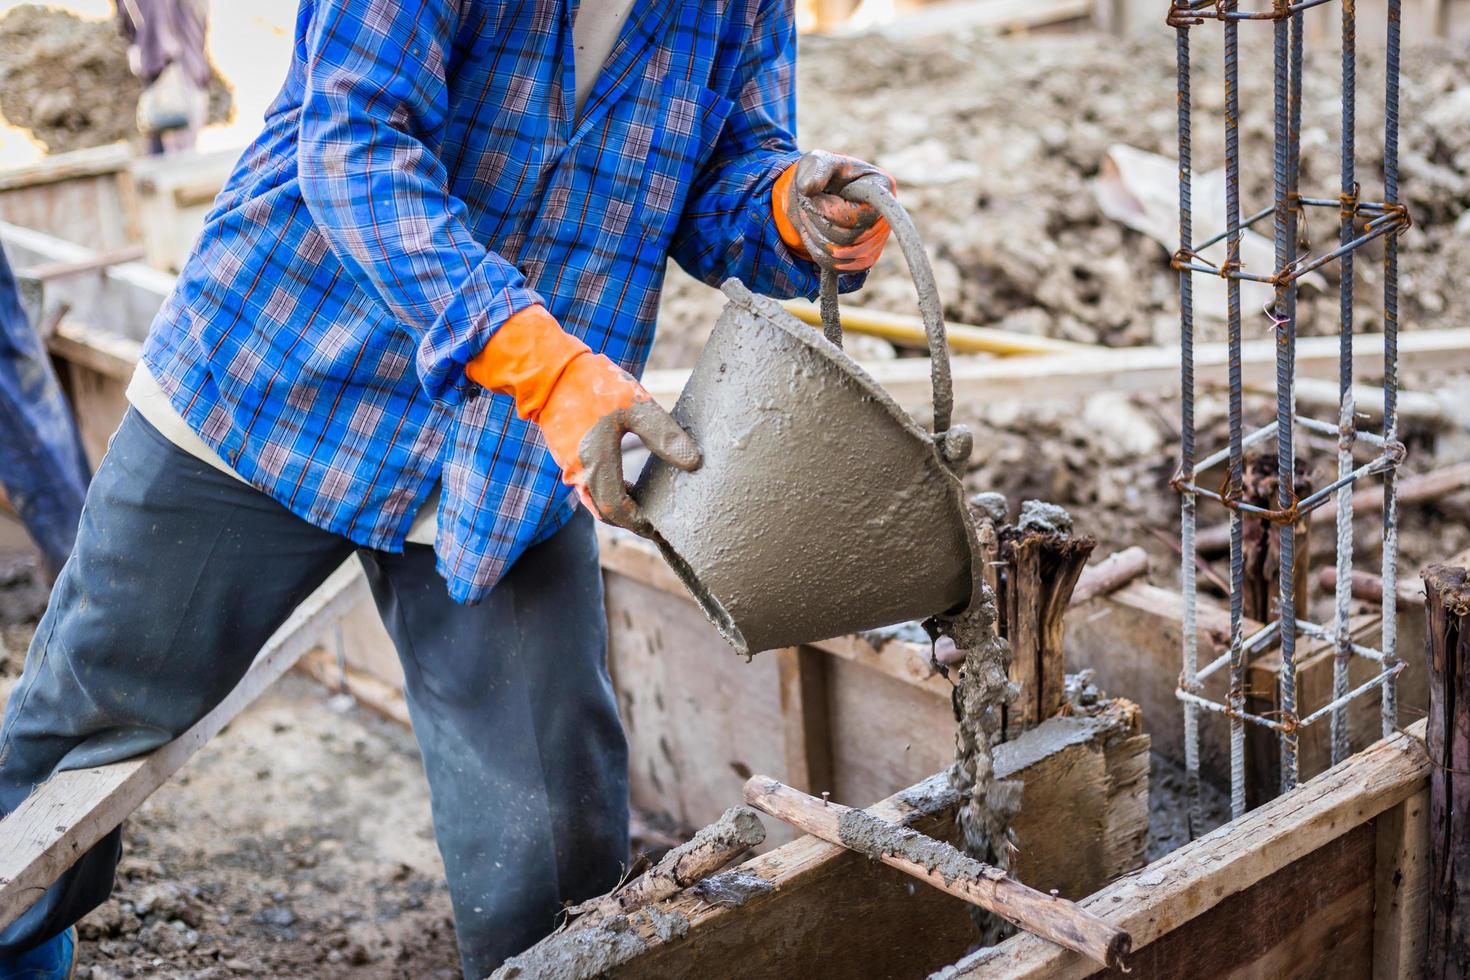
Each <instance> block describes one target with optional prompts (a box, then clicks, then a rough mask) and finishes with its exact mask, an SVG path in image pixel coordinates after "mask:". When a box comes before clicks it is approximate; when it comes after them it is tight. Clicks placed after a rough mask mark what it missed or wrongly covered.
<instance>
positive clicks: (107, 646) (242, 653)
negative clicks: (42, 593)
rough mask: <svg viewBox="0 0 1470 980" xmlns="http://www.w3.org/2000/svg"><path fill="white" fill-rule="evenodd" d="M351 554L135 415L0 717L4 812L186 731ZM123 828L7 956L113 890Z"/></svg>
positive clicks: (0, 934) (31, 922)
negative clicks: (84, 771) (67, 778)
mask: <svg viewBox="0 0 1470 980" xmlns="http://www.w3.org/2000/svg"><path fill="white" fill-rule="evenodd" d="M351 553H352V551H351V546H350V545H349V544H348V542H347V541H346V540H345V539H343V538H340V537H338V536H336V535H333V534H328V533H327V532H325V531H322V530H320V529H318V528H315V527H313V526H312V525H310V524H308V523H307V522H305V521H303V520H301V519H300V518H298V517H295V516H294V515H292V514H291V513H290V512H289V511H287V510H286V509H285V508H284V507H282V506H281V505H280V504H277V503H276V502H275V501H273V500H271V499H270V498H269V497H267V496H266V495H265V494H263V493H260V492H259V491H257V490H254V489H253V488H251V487H249V486H247V485H246V484H244V483H241V482H240V481H238V480H235V479H233V478H232V477H230V476H229V475H228V474H225V473H221V472H220V471H218V470H216V469H213V468H212V467H210V466H208V465H207V464H205V463H202V462H200V461H198V460H196V459H195V458H194V457H193V456H191V455H189V454H188V453H186V452H184V451H183V450H181V449H179V448H177V447H176V446H174V445H173V444H172V443H170V442H168V441H167V440H166V439H164V437H163V436H161V435H159V434H158V432H157V431H156V430H154V429H153V428H152V427H151V426H149V425H148V423H147V422H145V421H144V420H143V419H142V417H141V416H138V415H137V414H136V413H134V412H131V411H130V412H129V413H128V415H127V416H126V417H125V418H124V420H123V424H122V427H121V428H120V429H119V430H118V432H117V434H116V435H115V436H114V437H113V441H112V446H111V448H110V449H109V450H108V453H107V456H106V458H105V459H104V460H103V462H102V465H101V466H100V467H99V468H98V471H97V475H96V477H95V478H94V479H93V480H92V485H91V488H90V489H89V491H88V493H87V502H86V506H85V507H84V508H83V511H82V521H81V526H80V529H79V531H78V533H77V540H76V547H75V548H74V550H73V552H72V556H71V558H70V559H68V561H67V562H66V564H65V565H64V566H63V568H62V571H61V575H60V577H59V578H58V579H57V580H56V586H55V588H54V589H53V590H52V593H51V602H50V605H49V606H48V607H47V609H46V614H45V616H44V617H43V618H42V619H41V624H40V626H39V628H38V629H37V631H36V637H35V639H34V640H33V641H32V643H31V648H30V653H29V654H28V655H27V657H26V665H25V670H24V672H23V673H22V675H21V679H20V683H19V685H18V686H17V687H16V689H15V691H14V692H13V693H12V694H11V696H10V701H9V705H8V707H7V708H6V712H5V720H4V723H3V726H0V815H4V814H7V813H9V812H11V811H13V810H14V809H15V808H16V807H17V806H19V805H20V803H21V801H22V800H23V799H25V797H26V795H27V794H28V793H29V792H30V791H31V789H32V787H34V786H36V785H38V784H40V783H42V782H44V781H46V780H47V779H48V778H50V777H51V776H52V774H54V773H56V772H59V771H62V770H66V769H79V768H84V767H88V766H95V765H101V764H104V763H108V762H115V761H117V760H119V759H125V758H128V757H130V756H133V755H137V754H139V753H142V752H146V751H150V750H151V749H154V748H156V747H157V746H159V745H161V744H163V743H164V742H167V741H169V740H170V739H172V738H173V737H174V736H176V735H178V734H180V733H182V732H183V731H184V730H186V729H187V728H189V726H191V725H193V724H194V722H196V721H198V720H199V719H200V718H201V717H203V716H204V714H205V713H206V712H208V711H209V710H210V709H211V708H212V707H214V705H215V704H217V703H218V702H219V701H220V699H221V698H223V697H224V696H225V695H226V694H228V693H229V692H230V690H231V689H232V688H233V687H234V686H235V683H236V682H237V681H239V679H240V677H241V676H242V675H243V674H244V673H245V671H246V669H247V668H248V667H249V666H250V662H251V660H252V659H253V658H254V656H255V654H256V652H257V651H258V650H259V649H260V648H261V646H262V645H263V644H264V643H265V641H266V639H268V638H269V636H270V634H271V633H272V632H273V631H274V630H275V629H276V627H277V626H279V625H280V623H281V622H282V621H283V620H284V619H285V618H286V617H287V616H288V615H289V614H290V613H291V611H292V609H293V608H295V606H296V605H297V604H298V603H299V602H301V600H302V599H304V598H305V597H306V596H307V595H308V594H309V593H310V592H311V591H312V589H314V588H316V586H317V585H318V584H320V583H321V582H322V580H323V579H325V578H326V576H327V575H328V574H330V573H331V571H332V570H333V569H334V568H335V567H336V566H337V565H339V564H341V562H342V561H343V560H345V559H346V558H347V557H349V556H350V555H351ZM120 840H121V836H120V834H119V832H117V831H114V832H113V833H111V834H109V835H108V836H107V837H106V838H105V839H104V840H103V841H102V842H101V843H99V844H98V845H97V846H96V847H95V848H93V849H92V850H91V851H90V852H88V853H87V854H86V855H84V856H83V857H82V859H81V860H80V861H78V862H77V863H76V864H75V865H74V866H73V867H72V868H71V870H70V871H68V872H67V873H66V874H64V875H62V877H61V879H60V880H59V881H58V882H57V883H56V884H55V885H54V886H53V887H52V888H51V889H50V890H48V891H47V892H46V893H45V894H44V895H43V896H41V897H40V899H39V900H38V901H37V902H36V904H35V905H33V906H32V907H31V909H30V910H29V911H28V912H26V913H25V914H24V915H22V916H21V917H20V918H19V919H18V920H17V921H16V922H15V923H14V924H12V925H11V926H10V927H9V928H7V929H5V930H4V931H0V963H3V961H4V960H6V959H7V958H9V957H12V956H15V955H17V954H19V953H21V952H24V951H25V950H26V949H29V948H30V947H31V946H33V945H35V944H37V943H40V942H42V941H44V940H46V939H49V938H50V937H51V936H54V935H55V934H57V933H59V932H61V931H62V930H63V929H65V928H66V927H67V926H69V925H70V924H72V923H73V922H75V921H76V920H77V919H78V918H80V917H81V916H82V915H84V914H86V913H87V912H88V911H89V910H90V909H92V908H93V907H95V906H96V905H97V904H99V903H100V902H102V901H103V900H104V899H105V898H106V897H107V895H108V892H109V891H110V890H111V888H112V876H113V868H114V865H115V864H116V863H117V858H118V855H119V851H120Z"/></svg>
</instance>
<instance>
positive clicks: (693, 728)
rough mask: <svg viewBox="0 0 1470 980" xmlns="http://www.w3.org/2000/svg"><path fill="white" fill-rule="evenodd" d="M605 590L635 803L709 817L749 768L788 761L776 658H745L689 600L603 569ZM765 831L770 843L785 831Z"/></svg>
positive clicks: (735, 795) (685, 816) (777, 767)
mask: <svg viewBox="0 0 1470 980" xmlns="http://www.w3.org/2000/svg"><path fill="white" fill-rule="evenodd" d="M605 594H606V603H607V613H608V624H609V642H608V666H609V669H610V670H611V673H612V677H613V686H614V688H615V689H616V691H617V696H618V707H619V710H620V712H621V714H622V718H623V727H624V729H625V730H626V732H627V736H628V751H629V759H628V764H629V781H630V783H629V785H630V790H631V795H632V799H633V803H634V804H635V805H636V806H638V807H640V808H642V809H643V810H645V811H646V812H649V813H666V814H667V815H668V816H669V817H671V818H672V819H673V820H674V821H675V822H676V823H678V824H681V825H684V826H686V827H702V826H704V825H706V824H709V823H713V822H714V821H715V820H717V819H718V818H719V816H720V814H722V813H724V812H725V809H726V808H727V807H729V806H730V805H731V804H732V803H735V802H737V801H738V800H739V799H740V787H741V785H742V784H744V782H745V780H746V779H748V778H749V777H750V776H751V774H753V773H755V772H780V771H782V770H784V769H785V767H786V743H785V737H784V733H785V729H784V726H783V721H782V717H781V705H780V677H779V673H778V669H777V661H776V658H775V657H769V656H759V657H756V658H755V659H754V660H753V661H751V662H750V663H746V662H745V661H744V660H743V659H741V658H740V657H738V656H737V655H736V654H735V653H734V651H733V650H731V649H730V648H729V646H727V645H726V644H725V642H724V641H723V640H720V639H719V637H718V635H717V634H715V632H714V628H713V627H712V626H710V625H709V624H708V623H707V622H706V621H705V618H704V614H703V613H701V612H700V611H699V609H698V608H697V607H695V606H694V605H693V604H692V603H690V602H686V601H685V600H683V599H680V598H676V597H674V596H671V595H669V594H668V593H666V592H662V591H659V590H658V589H654V588H652V587H650V586H647V585H644V584H642V583H640V582H636V581H633V580H632V579H630V578H627V577H626V576H620V575H608V576H606V579H605ZM824 788H825V787H824ZM771 830H772V831H773V833H772V834H771V839H772V842H774V843H781V842H783V841H784V840H789V839H790V837H791V835H790V832H789V831H786V830H783V829H782V828H777V827H773V828H771ZM783 835H784V836H783Z"/></svg>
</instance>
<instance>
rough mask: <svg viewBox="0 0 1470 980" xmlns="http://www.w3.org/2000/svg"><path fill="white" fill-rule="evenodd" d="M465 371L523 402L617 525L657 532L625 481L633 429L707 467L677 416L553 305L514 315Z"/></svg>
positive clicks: (673, 462) (676, 456) (683, 463)
mask: <svg viewBox="0 0 1470 980" xmlns="http://www.w3.org/2000/svg"><path fill="white" fill-rule="evenodd" d="M465 373H466V374H468V375H469V378H470V380H471V381H474V382H476V383H477V384H480V385H483V386H484V387H486V388H489V389H490V390H491V391H496V392H500V393H502V394H508V395H510V396H511V397H512V398H514V399H515V403H516V413H517V414H518V415H520V417H521V418H523V419H528V420H529V421H531V422H534V423H535V424H536V425H537V426H539V427H540V429H541V434H542V435H543V436H544V437H545V439H546V446H547V448H548V449H550V450H551V456H552V458H553V459H555V460H556V462H557V465H558V466H560V467H561V469H562V480H563V481H564V482H565V483H566V484H567V485H568V486H572V487H576V488H577V493H578V494H579V495H580V496H581V498H582V502H583V503H584V504H586V505H587V507H588V509H590V510H591V511H592V512H593V513H594V514H596V515H597V516H598V517H599V518H601V519H602V520H604V521H607V522H608V523H609V524H616V525H618V526H619V527H625V528H627V529H629V530H630V531H634V532H637V533H639V534H644V535H647V534H649V533H651V528H650V527H649V525H648V522H647V521H646V520H645V519H644V518H643V517H642V515H640V514H639V512H638V506H637V504H635V503H634V502H633V499H632V498H631V497H629V496H628V485H627V483H626V482H625V481H624V480H623V450H622V441H623V434H624V433H625V432H631V433H633V434H634V435H636V436H638V437H639V438H640V439H642V440H643V444H644V445H645V446H647V447H648V449H649V451H650V452H652V453H653V454H654V455H655V456H658V457H659V458H660V459H662V460H663V461H664V462H666V463H668V464H669V465H670V466H675V467H678V468H679V469H681V470H694V469H698V468H699V464H700V461H701V457H700V452H699V447H698V446H696V445H695V444H694V440H693V439H691V438H690V437H689V434H688V433H686V432H685V431H684V430H683V429H681V428H680V427H679V423H677V422H675V421H674V418H673V416H671V415H670V414H669V413H668V412H666V411H664V410H663V409H662V408H660V407H659V404H658V403H657V402H655V401H654V400H653V396H651V395H650V394H649V393H648V392H647V391H646V390H645V389H644V387H643V386H642V385H640V384H639V383H638V382H637V381H635V380H634V379H633V377H632V376H631V375H629V374H628V373H627V372H626V371H624V370H623V369H622V368H620V367H618V366H617V365H616V364H614V363H613V362H612V361H611V360H610V359H608V358H607V357H606V356H604V355H602V354H594V353H593V352H592V351H591V350H590V349H589V348H588V347H587V345H586V344H584V343H583V342H582V341H580V340H578V339H577V338H575V337H573V336H571V335H570V334H568V333H567V332H566V331H564V330H562V328H561V326H560V324H558V323H557V322H556V319H555V317H553V316H552V315H551V314H550V313H549V312H547V310H546V308H545V307H541V306H532V307H528V308H527V309H524V310H521V311H520V312H519V313H517V314H515V315H514V316H512V317H511V318H510V319H509V320H507V321H506V322H505V324H504V325H503V326H501V328H500V329H499V330H497V331H496V332H495V335H494V336H493V337H492V338H491V339H490V343H488V344H486V345H485V349H484V350H482V351H481V352H480V353H479V354H478V355H476V357H475V358H474V360H472V361H470V363H469V364H467V365H466V366H465Z"/></svg>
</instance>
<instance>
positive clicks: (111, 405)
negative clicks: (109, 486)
mask: <svg viewBox="0 0 1470 980" xmlns="http://www.w3.org/2000/svg"><path fill="white" fill-rule="evenodd" d="M53 339H55V335H53ZM57 376H58V378H59V379H60V381H61V387H62V390H63V391H65V392H66V396H67V398H68V399H69V400H70V401H71V407H72V414H73V415H74V416H75V418H76V422H77V433H78V434H79V435H80V436H81V437H82V446H83V448H84V449H86V451H87V459H88V460H89V461H90V462H91V464H92V466H93V467H96V466H98V465H99V464H100V463H101V462H102V456H103V454H104V453H106V452H107V444H108V442H109V441H110V440H111V439H112V434H113V433H114V432H116V431H117V427H118V424H119V423H121V422H122V417H123V415H125V414H126V413H127V410H128V398H127V388H128V383H127V381H126V380H119V379H117V378H114V377H111V376H110V375H107V374H103V373H101V372H100V371H94V370H92V369H91V368H89V367H87V366H86V365H84V364H77V363H73V362H71V361H68V360H66V359H64V358H63V359H61V360H60V361H59V362H58V364H57Z"/></svg>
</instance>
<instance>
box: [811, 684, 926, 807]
mask: <svg viewBox="0 0 1470 980" xmlns="http://www.w3.org/2000/svg"><path fill="white" fill-rule="evenodd" d="M827 697H828V709H827V717H828V724H829V725H830V726H831V729H830V735H829V737H828V745H829V746H830V749H831V753H832V786H831V789H832V798H833V799H834V800H841V801H842V802H844V803H848V804H850V805H852V806H869V805H871V804H873V803H876V802H878V801H879V800H882V799H883V798H885V797H887V796H890V795H892V793H893V788H894V787H895V786H911V785H913V784H914V783H917V782H919V781H921V780H922V779H923V778H924V777H925V776H928V775H929V774H930V773H934V772H938V771H940V770H941V769H944V768H946V767H947V766H948V765H949V764H950V762H951V761H953V759H954V749H955V722H954V709H953V708H952V707H951V706H950V702H949V699H948V698H942V697H938V696H936V695H935V694H934V693H932V692H930V691H928V690H926V689H925V688H920V687H914V686H913V685H911V684H905V683H904V682H903V681H900V680H898V679H896V678H893V677H889V676H886V675H884V674H880V673H878V672H876V671H873V670H869V669H868V668H866V667H864V666H863V665H861V664H858V663H853V662H850V661H846V660H839V659H835V658H830V657H829V658H828V663H827Z"/></svg>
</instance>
